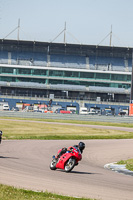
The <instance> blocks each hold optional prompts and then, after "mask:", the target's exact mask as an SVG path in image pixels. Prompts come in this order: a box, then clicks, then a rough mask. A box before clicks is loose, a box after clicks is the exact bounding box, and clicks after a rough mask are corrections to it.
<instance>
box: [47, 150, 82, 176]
mask: <svg viewBox="0 0 133 200" xmlns="http://www.w3.org/2000/svg"><path fill="white" fill-rule="evenodd" d="M60 151H61V149H60V150H59V151H58V154H59V153H60ZM81 159H82V155H81V152H80V150H79V149H78V148H75V147H69V149H68V150H67V151H66V153H64V154H63V155H61V156H60V157H59V158H58V157H55V156H53V159H52V162H51V164H50V169H51V170H56V169H63V170H65V172H70V171H71V170H72V169H73V168H74V167H75V166H76V165H78V162H79V161H80V160H81Z"/></svg>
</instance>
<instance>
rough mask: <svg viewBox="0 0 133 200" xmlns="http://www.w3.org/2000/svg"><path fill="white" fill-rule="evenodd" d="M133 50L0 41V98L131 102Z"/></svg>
mask: <svg viewBox="0 0 133 200" xmlns="http://www.w3.org/2000/svg"><path fill="white" fill-rule="evenodd" d="M131 71H132V48H126V47H108V46H96V45H80V44H64V43H49V42H35V41H18V40H0V94H1V95H12V96H28V97H48V98H49V97H50V95H51V94H52V95H53V96H54V98H67V99H75V100H80V99H84V100H95V101H97V100H100V101H114V102H125V103H129V101H130V89H131Z"/></svg>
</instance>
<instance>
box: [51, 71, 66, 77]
mask: <svg viewBox="0 0 133 200" xmlns="http://www.w3.org/2000/svg"><path fill="white" fill-rule="evenodd" d="M49 76H63V71H55V70H49Z"/></svg>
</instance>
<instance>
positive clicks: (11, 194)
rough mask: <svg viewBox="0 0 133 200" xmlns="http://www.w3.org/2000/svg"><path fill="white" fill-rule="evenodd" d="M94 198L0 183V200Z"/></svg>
mask: <svg viewBox="0 0 133 200" xmlns="http://www.w3.org/2000/svg"><path fill="white" fill-rule="evenodd" d="M26 199H28V200H94V199H87V198H74V197H67V196H61V195H57V194H52V193H49V192H34V191H31V190H24V189H17V188H14V187H11V186H6V185H1V184H0V200H26Z"/></svg>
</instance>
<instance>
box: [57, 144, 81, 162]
mask: <svg viewBox="0 0 133 200" xmlns="http://www.w3.org/2000/svg"><path fill="white" fill-rule="evenodd" d="M73 147H74V148H77V149H78V150H80V152H81V154H82V153H83V150H84V149H85V143H84V142H79V144H78V145H74V146H73ZM73 147H69V148H68V149H67V148H66V147H64V148H62V150H61V151H60V152H59V154H58V155H57V158H59V157H60V156H62V155H63V154H64V153H66V152H67V151H71V150H72V149H73Z"/></svg>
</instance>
